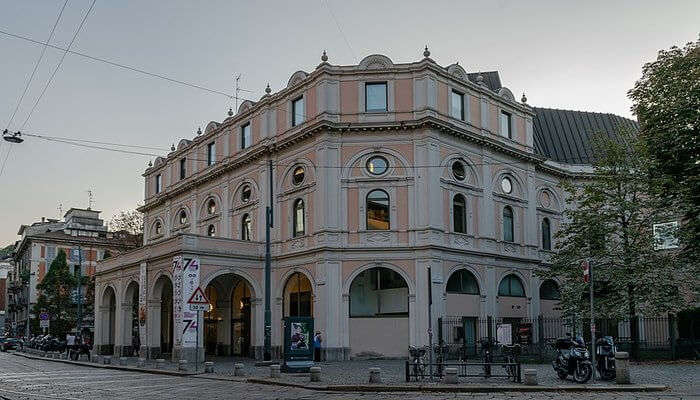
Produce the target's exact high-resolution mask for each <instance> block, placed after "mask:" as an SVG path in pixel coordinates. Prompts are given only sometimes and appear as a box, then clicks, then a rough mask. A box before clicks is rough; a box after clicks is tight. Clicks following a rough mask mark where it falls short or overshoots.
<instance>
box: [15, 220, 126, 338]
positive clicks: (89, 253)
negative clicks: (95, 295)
mask: <svg viewBox="0 0 700 400" xmlns="http://www.w3.org/2000/svg"><path fill="white" fill-rule="evenodd" d="M99 215H100V211H95V210H90V209H80V208H71V209H70V210H68V212H66V214H65V215H64V220H63V221H60V220H57V219H46V218H42V219H41V222H35V223H33V224H31V225H22V226H21V227H20V229H19V231H18V232H17V234H18V235H21V239H20V240H19V241H17V243H16V245H15V250H14V261H15V266H14V271H13V273H12V283H11V289H12V292H13V299H12V306H13V307H12V308H13V315H12V319H13V321H15V322H16V328H17V332H18V334H19V335H26V334H28V333H29V327H28V325H27V319H28V317H30V318H37V316H36V315H34V316H31V313H32V307H33V305H34V304H35V303H36V301H37V297H38V295H39V293H38V291H37V288H36V286H37V284H39V283H40V282H41V281H42V279H43V278H44V276H45V275H46V273H47V272H48V270H49V267H50V266H51V262H52V261H53V260H54V258H55V257H56V255H57V254H58V252H59V251H60V250H63V251H65V253H66V257H67V259H68V264H69V267H70V269H71V271H74V272H76V271H77V269H76V268H77V266H78V265H79V261H82V264H80V265H81V267H80V271H81V274H82V275H83V276H86V275H87V276H92V275H94V274H95V268H96V266H97V261H99V260H101V259H103V258H104V256H105V252H108V253H109V254H111V255H112V256H114V255H116V254H118V253H120V252H123V251H125V250H128V249H132V248H135V247H137V246H138V245H140V243H139V241H138V237H137V236H135V235H131V234H129V233H126V232H123V231H120V232H109V231H108V229H107V226H106V225H104V221H102V220H101V219H100V218H99ZM78 248H80V250H81V257H79V256H78V253H77V250H78ZM73 250H75V251H73ZM84 293H85V291H83V294H84ZM92 325H93V319H92V315H88V316H86V318H85V321H84V324H83V326H84V327H85V328H87V329H92Z"/></svg>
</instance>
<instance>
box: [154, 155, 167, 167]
mask: <svg viewBox="0 0 700 400" xmlns="http://www.w3.org/2000/svg"><path fill="white" fill-rule="evenodd" d="M163 164H165V158H163V157H156V162H154V163H153V166H154V167H159V166H161V165H163Z"/></svg>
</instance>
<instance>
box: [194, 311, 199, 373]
mask: <svg viewBox="0 0 700 400" xmlns="http://www.w3.org/2000/svg"><path fill="white" fill-rule="evenodd" d="M195 333H196V336H197V339H196V343H195V350H194V373H195V374H196V373H198V372H199V370H198V368H199V310H197V326H196V328H195Z"/></svg>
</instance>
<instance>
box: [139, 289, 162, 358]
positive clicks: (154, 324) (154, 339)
mask: <svg viewBox="0 0 700 400" xmlns="http://www.w3.org/2000/svg"><path fill="white" fill-rule="evenodd" d="M147 313H148V316H147V317H146V333H147V336H146V338H147V340H146V342H144V343H143V344H145V345H146V346H147V348H148V352H147V354H146V356H147V357H148V358H153V359H155V358H161V352H160V350H161V349H160V324H161V322H162V321H161V320H160V300H152V299H151V300H148V309H147Z"/></svg>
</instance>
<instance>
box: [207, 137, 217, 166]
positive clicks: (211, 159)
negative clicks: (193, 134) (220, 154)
mask: <svg viewBox="0 0 700 400" xmlns="http://www.w3.org/2000/svg"><path fill="white" fill-rule="evenodd" d="M215 163H216V142H211V143H209V144H207V166H208V167H211V166H212V165H214V164H215Z"/></svg>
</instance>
